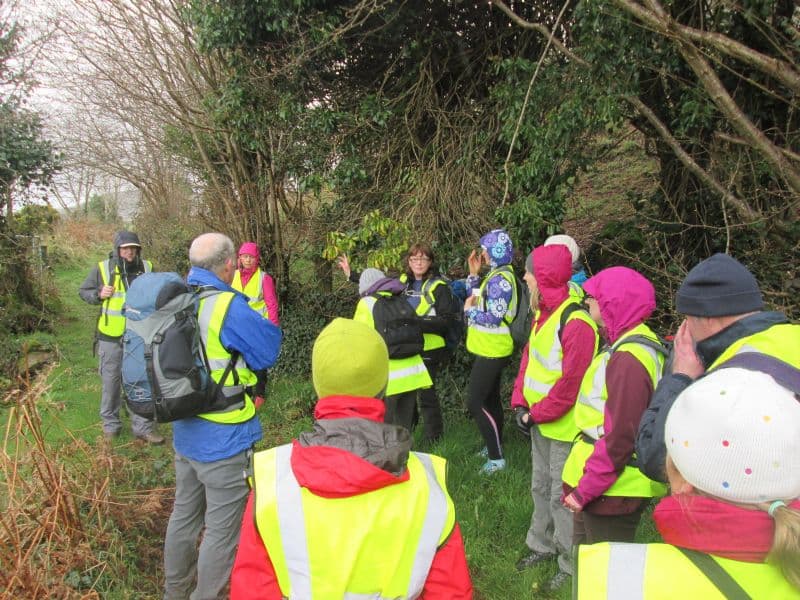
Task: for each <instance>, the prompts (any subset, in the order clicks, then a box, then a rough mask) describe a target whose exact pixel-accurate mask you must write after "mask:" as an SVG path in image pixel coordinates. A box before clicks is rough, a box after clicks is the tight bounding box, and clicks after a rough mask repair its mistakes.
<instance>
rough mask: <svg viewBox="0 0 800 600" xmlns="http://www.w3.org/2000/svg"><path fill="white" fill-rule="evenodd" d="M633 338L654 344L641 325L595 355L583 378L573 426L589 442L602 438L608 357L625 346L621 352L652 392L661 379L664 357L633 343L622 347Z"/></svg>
mask: <svg viewBox="0 0 800 600" xmlns="http://www.w3.org/2000/svg"><path fill="white" fill-rule="evenodd" d="M634 335H643V336H645V337H648V338H650V339H652V340H653V342H657V340H658V337H657V336H656V335H655V333H653V331H652V329H650V328H649V327H648V326H647V325H645V324H644V323H641V324H639V325H637V326H636V327H634V328H633V329H631V330H630V331H627V332H625V334H623V335H622V336H621V337H620V338H619V339H618V340H617V341H616V342H615V343H614V345H613V346H612V347H611V348H609V349H607V350H605V351H604V352H601V353H600V354H599V355H597V356H596V357H595V358H594V360H593V361H592V364H591V365H590V366H589V368H588V369H587V370H586V374H585V375H584V376H583V381H582V382H581V387H580V391H579V393H578V401H577V403H576V407H575V423H576V425H577V426H578V429H580V430H581V431H583V432H584V433H585V434H586V435H588V436H589V437H590V438H592V439H593V440H599V439H600V438H601V437H603V434H604V431H603V420H604V419H603V415H604V411H605V405H606V400H607V399H608V389H607V387H606V368H607V367H608V361H609V360H611V356H612V355H613V353H614V352H615V351H616V350H617V348H619V347H620V346H622V345H625V349H624V351H625V352H629V353H630V354H631V355H632V356H633V357H634V358H635V359H636V360H637V361H639V364H641V365H642V367H644V369H645V371H647V374H648V375H649V377H650V383H651V384H652V385H653V389H654V390H655V389H656V386H657V385H658V382H659V380H660V379H661V373H662V369H663V366H664V355H663V354H660V353H659V352H657V351H656V350H655V349H653V348H650V347H649V346H645V345H644V344H637V343H635V342H629V343H627V344H626V343H625V340H626V339H627V338H629V337H631V336H634Z"/></svg>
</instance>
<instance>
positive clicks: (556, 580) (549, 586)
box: [544, 569, 572, 592]
mask: <svg viewBox="0 0 800 600" xmlns="http://www.w3.org/2000/svg"><path fill="white" fill-rule="evenodd" d="M570 579H572V575H570V574H569V573H565V572H564V571H562V570H560V569H559V571H558V573H556V574H555V575H553V577H552V578H551V579H550V581H548V582H547V583H546V584H545V586H544V587H545V589H546V590H547V591H548V592H557V591H558V590H560V589H561V587H562V586H563V585H564V584H565V583H567V582H568V581H569V580H570Z"/></svg>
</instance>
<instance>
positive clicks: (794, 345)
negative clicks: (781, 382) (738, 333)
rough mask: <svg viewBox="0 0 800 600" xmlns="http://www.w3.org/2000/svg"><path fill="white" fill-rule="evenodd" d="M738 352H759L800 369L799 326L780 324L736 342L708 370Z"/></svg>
mask: <svg viewBox="0 0 800 600" xmlns="http://www.w3.org/2000/svg"><path fill="white" fill-rule="evenodd" d="M740 352H760V353H761V354H767V355H769V356H773V357H775V358H778V359H780V360H782V361H783V362H785V363H789V364H790V365H792V366H793V367H797V368H800V325H792V324H790V323H781V324H779V325H773V326H772V327H769V328H768V329H765V330H764V331H759V332H758V333H754V334H753V335H748V336H746V337H743V338H741V339H739V340H736V341H735V342H734V343H733V344H731V345H730V346H728V348H726V349H725V352H723V353H722V354H720V355H719V357H717V360H715V361H714V362H713V363H711V366H709V368H708V370H709V371H710V370H712V369H713V368H714V367H716V366H718V365H720V364H721V363H724V362H725V361H726V360H728V359H729V358H733V356H734V355H736V354H739V353H740Z"/></svg>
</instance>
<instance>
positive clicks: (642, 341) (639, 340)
mask: <svg viewBox="0 0 800 600" xmlns="http://www.w3.org/2000/svg"><path fill="white" fill-rule="evenodd" d="M625 344H639V345H641V346H647V347H648V348H652V349H653V350H655V351H656V352H658V353H659V354H663V355H664V357H667V356H669V350H668V349H667V347H666V346H665V345H664V344H663V343H662V342H661V340H654V339H653V338H651V337H647V336H646V335H642V334H640V333H639V334H636V335H632V336H630V337H626V338H625V339H624V340H622V342H620V343H619V344H614V345H613V346H612V347H611V352H612V354H613V353H614V352H616V351H617V350H619V349H620V348H621V347H622V346H624V345H625Z"/></svg>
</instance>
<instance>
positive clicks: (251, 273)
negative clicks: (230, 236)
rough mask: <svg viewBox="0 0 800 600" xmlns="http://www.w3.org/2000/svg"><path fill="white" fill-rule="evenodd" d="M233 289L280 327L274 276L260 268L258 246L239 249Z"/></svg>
mask: <svg viewBox="0 0 800 600" xmlns="http://www.w3.org/2000/svg"><path fill="white" fill-rule="evenodd" d="M231 287H232V288H233V289H235V290H238V291H240V292H242V293H243V294H244V295H245V296H247V299H248V304H250V307H251V308H252V309H253V310H255V311H256V312H258V313H259V314H261V315H262V316H264V317H265V318H267V319H269V320H270V321H272V322H273V323H275V325H277V326H278V327H280V325H281V321H280V317H279V315H278V294H277V293H275V282H274V281H273V280H272V276H271V275H270V274H269V273H267V272H266V271H264V270H263V269H262V268H261V267H259V266H258V246H257V245H256V243H255V242H245V243H244V244H242V245H241V247H240V248H239V260H238V268H237V269H236V273H234V274H233V282H232V283H231Z"/></svg>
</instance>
